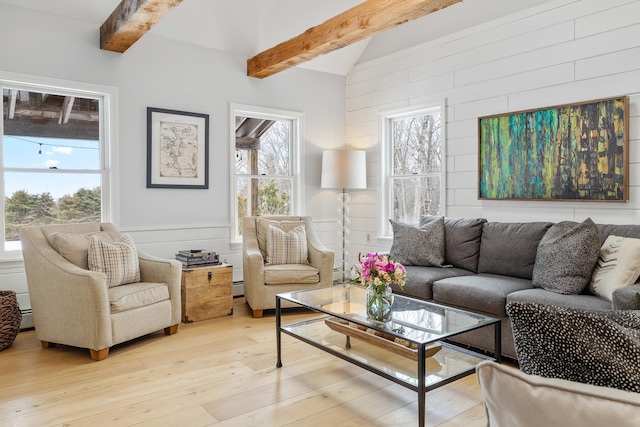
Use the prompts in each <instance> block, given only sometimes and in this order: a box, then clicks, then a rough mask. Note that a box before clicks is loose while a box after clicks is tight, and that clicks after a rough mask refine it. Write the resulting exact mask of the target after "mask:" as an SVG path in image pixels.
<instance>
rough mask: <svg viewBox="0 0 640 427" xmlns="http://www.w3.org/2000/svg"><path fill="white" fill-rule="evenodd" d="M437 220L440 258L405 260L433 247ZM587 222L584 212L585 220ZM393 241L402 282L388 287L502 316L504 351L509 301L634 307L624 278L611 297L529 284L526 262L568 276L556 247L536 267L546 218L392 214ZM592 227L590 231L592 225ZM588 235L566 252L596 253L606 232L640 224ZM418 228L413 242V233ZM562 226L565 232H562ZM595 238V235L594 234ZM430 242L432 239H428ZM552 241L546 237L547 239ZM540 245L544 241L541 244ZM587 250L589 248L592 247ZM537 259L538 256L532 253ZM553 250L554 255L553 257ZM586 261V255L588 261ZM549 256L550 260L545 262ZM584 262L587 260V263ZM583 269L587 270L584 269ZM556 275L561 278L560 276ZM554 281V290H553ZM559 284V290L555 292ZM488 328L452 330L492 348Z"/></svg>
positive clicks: (638, 300)
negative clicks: (399, 218)
mask: <svg viewBox="0 0 640 427" xmlns="http://www.w3.org/2000/svg"><path fill="white" fill-rule="evenodd" d="M438 221H441V222H444V259H443V260H442V261H443V262H442V263H441V266H433V264H436V265H437V264H438V262H435V263H433V262H431V263H430V264H431V265H432V266H428V265H429V263H427V266H425V265H411V264H420V261H419V258H420V257H418V261H417V262H416V257H415V255H416V252H420V251H433V250H434V248H435V249H436V251H437V250H438V244H437V240H438V238H435V239H434V238H433V236H430V235H429V233H433V231H434V230H436V231H437V230H438V228H437V227H436V228H435V229H434V228H432V229H430V228H429V227H430V226H431V225H430V224H431V223H434V222H435V223H436V224H437V223H438ZM588 221H589V222H590V220H588ZM392 225H393V227H394V243H393V245H392V248H391V250H390V255H391V256H392V257H394V259H396V261H398V262H403V261H404V262H403V264H405V267H406V269H407V278H408V280H407V283H406V285H405V286H404V289H402V290H401V289H399V288H397V287H395V289H394V291H395V292H398V293H400V294H404V295H408V296H413V297H417V298H421V299H425V300H430V301H433V302H436V303H439V304H444V305H447V306H454V307H459V308H463V309H467V310H470V311H474V312H478V313H483V314H488V315H490V316H493V317H496V318H499V319H501V321H502V352H503V355H504V356H507V357H510V358H514V359H516V358H517V356H516V352H515V349H514V342H513V333H512V329H511V323H510V321H509V318H508V316H507V312H506V309H505V308H506V305H507V303H509V302H511V301H517V302H525V303H526V302H534V303H541V304H553V305H558V306H562V307H568V308H575V309H588V310H612V309H622V310H629V309H640V284H633V285H630V286H625V287H623V288H621V289H618V290H616V291H615V292H614V293H613V298H612V300H611V301H609V300H607V299H604V298H601V297H599V296H596V295H593V294H591V293H589V291H588V288H587V289H585V290H583V291H581V292H579V293H569V292H566V291H564V290H562V289H563V288H562V286H563V283H559V284H558V285H559V287H556V288H555V289H554V287H553V286H552V287H549V288H547V289H545V288H544V287H540V285H539V284H535V285H536V286H534V280H533V279H534V277H533V276H534V269H536V268H537V272H538V277H542V272H543V271H551V272H552V274H553V272H554V271H559V272H561V273H563V274H566V275H567V276H566V277H569V279H568V280H570V279H571V277H572V274H574V272H572V271H566V265H567V262H565V261H564V260H563V256H562V254H561V253H560V254H559V255H558V256H555V255H553V256H552V260H551V261H549V259H548V258H547V259H545V265H544V266H542V265H538V266H537V267H536V257H537V255H538V247H539V245H540V242H541V241H542V240H543V237H544V236H545V234H546V233H547V232H549V230H550V229H552V227H553V226H554V224H553V223H551V222H521V223H506V222H489V221H487V220H485V219H482V218H443V217H428V216H425V217H423V218H422V219H421V224H420V226H419V228H418V230H420V231H419V232H417V231H416V227H414V228H411V227H410V226H407V225H406V224H399V223H394V222H392ZM561 225H562V226H564V227H565V229H566V228H567V227H569V228H570V227H573V226H576V227H577V226H578V225H580V224H578V223H568V222H563V223H559V224H556V225H555V227H554V228H553V230H557V229H558V228H559V227H560V226H561ZM594 226H595V227H597V231H593V230H596V228H595V227H594ZM591 229H592V234H593V236H594V238H593V239H592V240H591V241H590V243H589V244H586V245H585V244H583V245H582V247H581V248H580V250H582V251H583V252H584V253H585V254H586V253H588V255H583V254H569V256H579V257H583V258H589V257H592V256H593V253H595V254H596V261H597V254H599V253H600V246H601V245H602V243H603V242H604V241H605V239H606V238H607V237H608V236H609V235H615V236H623V237H630V238H640V225H609V224H607V225H603V224H593V223H591ZM425 230H427V231H426V233H427V234H426V235H425V236H424V237H423V241H422V242H421V241H420V239H421V238H422V237H419V235H420V234H424V233H425ZM569 234H570V233H569ZM594 239H595V240H594ZM434 240H435V241H436V244H435V245H434V244H433V241H434ZM549 242H553V241H552V240H549V239H548V241H547V244H549ZM546 251H547V252H548V249H547V250H546ZM594 251H595V252H594ZM538 258H539V259H540V257H538ZM553 258H557V261H554V260H553ZM589 262H591V261H589ZM554 263H557V265H553V264H554ZM592 267H594V266H593V265H592ZM589 274H590V272H589ZM559 281H563V280H560V279H559ZM559 289H560V290H559ZM560 292H564V293H560ZM493 339H494V338H493V331H492V330H491V328H483V329H480V330H477V331H472V332H469V333H466V334H464V335H461V336H459V337H458V338H456V340H457V341H459V342H461V343H463V344H467V345H470V346H473V347H477V348H481V349H485V350H489V351H490V350H492V349H493Z"/></svg>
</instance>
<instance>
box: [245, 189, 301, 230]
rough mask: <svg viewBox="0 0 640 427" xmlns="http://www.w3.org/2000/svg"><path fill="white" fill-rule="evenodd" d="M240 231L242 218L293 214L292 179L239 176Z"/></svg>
mask: <svg viewBox="0 0 640 427" xmlns="http://www.w3.org/2000/svg"><path fill="white" fill-rule="evenodd" d="M236 184H237V194H238V224H240V226H239V230H238V232H239V233H240V234H242V218H244V217H245V216H256V215H291V190H292V188H291V185H292V181H291V179H260V178H238V179H237V181H236Z"/></svg>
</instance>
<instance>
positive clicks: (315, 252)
mask: <svg viewBox="0 0 640 427" xmlns="http://www.w3.org/2000/svg"><path fill="white" fill-rule="evenodd" d="M304 220H305V222H306V224H307V225H306V227H305V228H306V232H307V250H308V253H309V264H311V265H312V266H313V267H315V268H317V269H318V270H320V282H324V283H325V285H326V286H329V285H331V283H332V282H333V263H334V258H335V254H334V252H333V251H332V250H330V249H328V248H327V247H326V246H325V245H324V244H323V243H322V242H321V241H320V238H318V235H317V234H316V232H315V230H314V229H313V225H312V224H311V219H310V218H304Z"/></svg>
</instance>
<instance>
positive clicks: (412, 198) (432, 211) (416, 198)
mask: <svg viewBox="0 0 640 427" xmlns="http://www.w3.org/2000/svg"><path fill="white" fill-rule="evenodd" d="M392 191H393V194H392V197H393V198H392V201H393V217H394V218H395V220H396V221H399V222H404V223H406V224H418V222H419V221H420V216H421V215H439V214H440V178H439V177H421V178H393V179H392Z"/></svg>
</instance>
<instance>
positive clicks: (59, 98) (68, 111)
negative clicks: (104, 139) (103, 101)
mask: <svg viewBox="0 0 640 427" xmlns="http://www.w3.org/2000/svg"><path fill="white" fill-rule="evenodd" d="M2 101H3V111H6V112H7V113H6V114H4V115H3V125H4V135H3V141H2V146H3V151H2V153H3V156H4V166H5V167H20V168H43V169H50V168H58V169H99V168H100V146H99V132H100V124H99V119H100V116H99V103H98V100H96V99H89V98H80V97H74V96H64V95H55V94H51V93H43V92H34V91H26V90H17V89H7V88H3V90H2Z"/></svg>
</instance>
